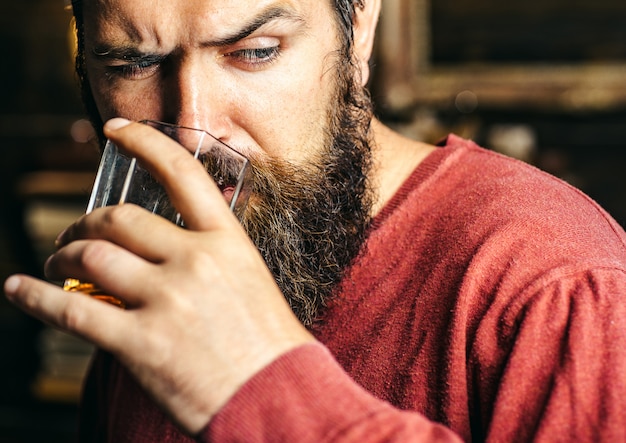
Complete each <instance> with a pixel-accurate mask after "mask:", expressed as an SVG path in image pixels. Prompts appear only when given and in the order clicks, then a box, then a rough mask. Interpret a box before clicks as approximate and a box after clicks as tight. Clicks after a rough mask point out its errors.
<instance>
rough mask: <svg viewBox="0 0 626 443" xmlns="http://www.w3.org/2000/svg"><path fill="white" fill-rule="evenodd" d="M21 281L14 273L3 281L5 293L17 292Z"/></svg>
mask: <svg viewBox="0 0 626 443" xmlns="http://www.w3.org/2000/svg"><path fill="white" fill-rule="evenodd" d="M21 283H22V281H21V280H20V278H19V277H18V276H16V275H13V276H11V277H9V278H7V280H6V281H5V282H4V292H5V293H6V294H7V295H13V294H15V293H16V292H17V290H18V289H19V287H20V284H21Z"/></svg>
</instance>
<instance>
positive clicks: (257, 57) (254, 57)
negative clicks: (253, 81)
mask: <svg viewBox="0 0 626 443" xmlns="http://www.w3.org/2000/svg"><path fill="white" fill-rule="evenodd" d="M280 54H281V51H280V46H271V47H267V48H250V49H237V50H235V51H232V52H228V53H226V54H224V56H225V57H228V58H230V59H231V60H233V61H235V62H237V63H241V64H243V65H244V66H245V67H247V68H248V69H260V68H262V67H264V66H266V65H268V64H270V63H272V62H274V61H275V60H276V59H277V58H278V57H279V56H280Z"/></svg>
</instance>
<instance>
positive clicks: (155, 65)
mask: <svg viewBox="0 0 626 443" xmlns="http://www.w3.org/2000/svg"><path fill="white" fill-rule="evenodd" d="M160 65H161V59H160V58H158V59H156V58H152V57H150V58H147V59H142V60H137V61H129V62H126V63H123V64H119V65H110V66H108V67H107V70H108V71H109V74H111V75H114V76H118V77H121V78H124V79H125V80H141V79H144V78H148V77H150V76H152V75H154V73H155V72H156V71H157V70H158V69H159V67H160Z"/></svg>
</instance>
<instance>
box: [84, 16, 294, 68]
mask: <svg viewBox="0 0 626 443" xmlns="http://www.w3.org/2000/svg"><path fill="white" fill-rule="evenodd" d="M278 19H286V20H290V21H293V22H301V23H303V22H304V19H303V18H302V17H301V16H300V15H298V14H296V13H294V12H293V11H291V10H289V9H287V8H284V7H280V6H275V7H270V8H268V9H267V10H265V11H262V12H261V13H260V14H258V15H257V16H256V17H253V18H252V19H251V20H250V21H249V22H248V23H247V24H246V25H245V26H243V27H242V28H241V29H240V30H239V31H237V32H234V33H233V34H231V35H227V36H225V37H220V38H218V39H215V40H211V41H207V42H203V43H202V46H203V47H225V46H230V45H233V44H235V43H237V42H238V41H240V40H243V39H244V38H246V37H248V36H249V35H251V34H253V33H254V32H255V31H257V30H258V29H260V28H261V27H263V26H265V25H267V24H268V23H270V22H272V21H274V20H278ZM91 53H92V54H93V55H94V56H95V57H96V58H98V59H100V60H118V61H120V60H122V61H127V62H138V61H147V62H151V61H154V62H158V61H160V60H161V59H163V57H164V56H163V55H160V54H154V53H145V52H142V51H139V50H138V49H137V47H136V46H133V45H121V46H114V45H107V44H102V45H97V46H96V47H94V48H93V49H92V51H91Z"/></svg>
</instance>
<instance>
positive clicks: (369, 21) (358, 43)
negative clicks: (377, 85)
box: [354, 0, 381, 86]
mask: <svg viewBox="0 0 626 443" xmlns="http://www.w3.org/2000/svg"><path fill="white" fill-rule="evenodd" d="M380 5H381V0H364V1H363V8H359V7H357V9H356V14H355V17H354V56H355V59H356V62H357V63H358V64H359V67H360V69H361V85H362V86H365V85H366V84H367V82H368V80H369V76H370V67H369V60H370V57H371V56H372V50H373V48H374V37H375V35H376V25H377V24H378V17H379V16H380Z"/></svg>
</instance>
